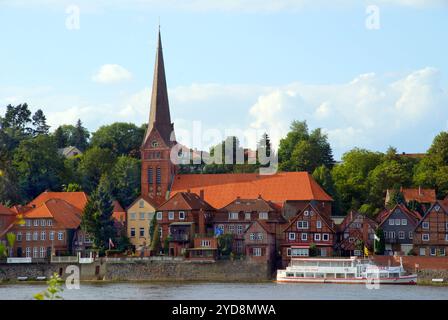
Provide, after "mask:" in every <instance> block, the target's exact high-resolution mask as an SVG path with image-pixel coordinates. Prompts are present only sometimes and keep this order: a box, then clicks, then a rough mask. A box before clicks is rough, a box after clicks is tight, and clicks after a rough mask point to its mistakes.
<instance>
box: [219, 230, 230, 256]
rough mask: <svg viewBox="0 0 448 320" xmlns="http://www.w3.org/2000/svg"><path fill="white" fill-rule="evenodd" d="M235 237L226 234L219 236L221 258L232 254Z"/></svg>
mask: <svg viewBox="0 0 448 320" xmlns="http://www.w3.org/2000/svg"><path fill="white" fill-rule="evenodd" d="M232 244H233V235H232V234H231V233H224V234H221V235H220V236H218V253H219V255H220V256H229V255H230V254H231V253H232Z"/></svg>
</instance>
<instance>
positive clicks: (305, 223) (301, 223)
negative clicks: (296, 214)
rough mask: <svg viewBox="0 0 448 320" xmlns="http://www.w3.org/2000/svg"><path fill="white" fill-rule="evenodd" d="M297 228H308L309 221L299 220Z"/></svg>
mask: <svg viewBox="0 0 448 320" xmlns="http://www.w3.org/2000/svg"><path fill="white" fill-rule="evenodd" d="M297 229H308V221H297Z"/></svg>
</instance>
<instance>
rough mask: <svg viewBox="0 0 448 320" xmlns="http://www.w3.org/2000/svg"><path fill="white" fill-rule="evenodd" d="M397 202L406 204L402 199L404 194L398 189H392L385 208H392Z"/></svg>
mask: <svg viewBox="0 0 448 320" xmlns="http://www.w3.org/2000/svg"><path fill="white" fill-rule="evenodd" d="M397 204H406V201H405V199H404V195H403V193H402V192H401V191H400V190H397V189H393V190H391V191H390V199H389V201H388V202H387V203H386V208H387V209H392V208H393V207H395V206H396V205H397Z"/></svg>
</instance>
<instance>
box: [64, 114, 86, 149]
mask: <svg viewBox="0 0 448 320" xmlns="http://www.w3.org/2000/svg"><path fill="white" fill-rule="evenodd" d="M89 137H90V133H89V131H88V130H87V129H86V128H84V127H83V126H82V122H81V119H79V120H78V122H77V123H76V126H75V130H74V131H73V134H72V136H71V137H70V140H69V141H70V145H72V146H75V147H77V148H78V149H79V150H81V151H85V150H86V149H87V147H88V145H89Z"/></svg>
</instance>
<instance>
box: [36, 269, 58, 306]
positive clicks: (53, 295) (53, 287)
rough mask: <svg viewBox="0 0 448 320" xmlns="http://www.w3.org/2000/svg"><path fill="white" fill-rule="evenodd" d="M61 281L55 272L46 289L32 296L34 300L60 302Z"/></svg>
mask: <svg viewBox="0 0 448 320" xmlns="http://www.w3.org/2000/svg"><path fill="white" fill-rule="evenodd" d="M62 283H63V281H62V279H61V277H59V275H58V274H57V273H56V272H55V273H54V274H53V275H52V276H51V278H50V279H49V280H48V281H47V285H48V288H47V289H46V290H45V291H43V292H41V293H38V294H35V295H34V299H36V300H45V299H48V300H61V299H62V297H61V296H60V294H61V293H62V292H63V291H64V289H63V288H62Z"/></svg>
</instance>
